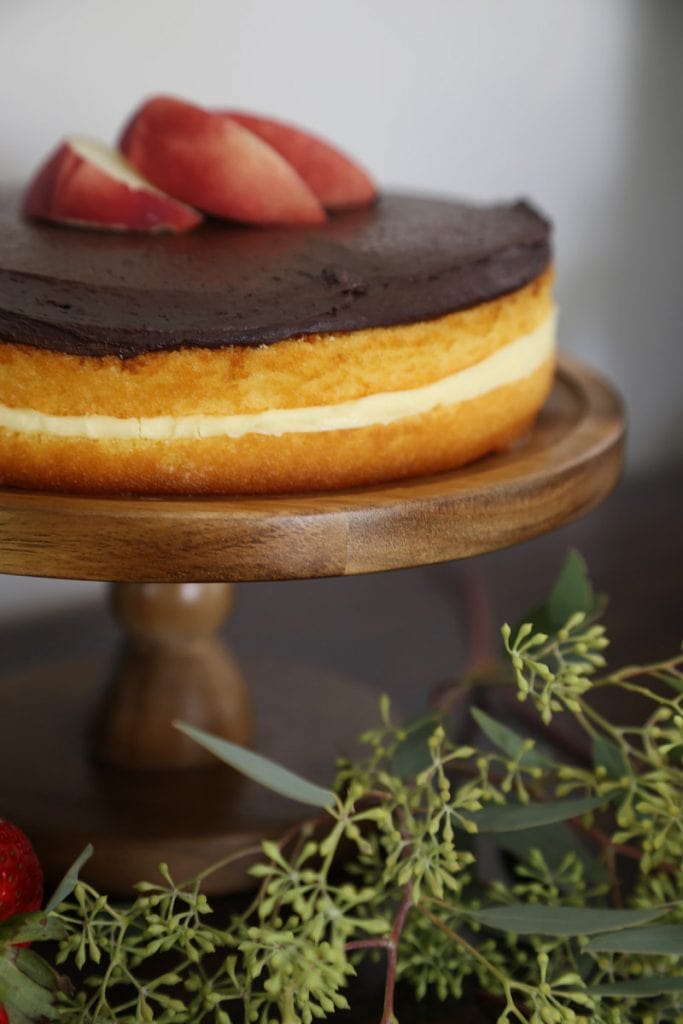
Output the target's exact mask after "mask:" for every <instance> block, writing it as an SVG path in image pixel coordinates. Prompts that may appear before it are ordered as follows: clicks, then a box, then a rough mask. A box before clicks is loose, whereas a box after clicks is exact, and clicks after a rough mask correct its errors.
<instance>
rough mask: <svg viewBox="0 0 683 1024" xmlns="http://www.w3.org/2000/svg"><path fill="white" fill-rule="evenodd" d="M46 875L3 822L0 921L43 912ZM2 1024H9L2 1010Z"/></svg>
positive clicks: (17, 831) (30, 850) (19, 836)
mask: <svg viewBox="0 0 683 1024" xmlns="http://www.w3.org/2000/svg"><path fill="white" fill-rule="evenodd" d="M42 899H43V872H42V869H41V867H40V862H39V860H38V858H37V857H36V853H35V850H34V849H33V847H32V846H31V844H30V842H29V841H28V839H27V838H26V836H25V835H24V833H23V832H22V831H21V829H19V828H17V826H16V825H12V824H11V823H10V822H9V821H3V820H2V818H0V921H4V920H5V918H7V917H12V916H13V915H14V914H22V913H28V912H30V911H32V910H40V904H41V902H42ZM0 1024H8V1017H7V1011H6V1010H5V1008H4V1007H3V1006H0Z"/></svg>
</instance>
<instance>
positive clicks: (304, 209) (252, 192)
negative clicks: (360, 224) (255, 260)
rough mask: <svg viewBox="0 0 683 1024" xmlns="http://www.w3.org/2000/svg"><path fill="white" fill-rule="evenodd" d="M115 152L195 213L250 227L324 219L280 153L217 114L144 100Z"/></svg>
mask: <svg viewBox="0 0 683 1024" xmlns="http://www.w3.org/2000/svg"><path fill="white" fill-rule="evenodd" d="M120 147H121V150H122V152H123V153H124V154H125V156H126V157H127V158H128V160H130V162H131V163H132V164H133V165H134V166H135V167H136V168H137V169H138V170H139V171H140V173H141V174H143V175H144V176H145V177H146V178H149V180H150V181H152V182H153V183H154V184H155V185H157V186H158V187H159V188H161V189H163V190H164V191H165V192H168V193H169V194H170V195H173V196H176V197H177V198H178V199H182V200H183V201H184V202H186V203H191V204H192V205H193V206H197V207H198V208H199V209H200V210H204V211H205V212H207V213H211V214H214V215H215V216H218V217H225V218H228V219H230V220H238V221H244V222H246V223H251V224H264V225H265V224H272V225H275V224H283V225H285V224H289V225H295V224H320V223H321V222H322V221H324V220H325V211H324V210H323V208H322V206H321V205H320V203H319V201H318V199H317V198H316V197H315V195H314V194H313V192H312V191H311V189H310V188H309V187H308V185H307V184H306V182H305V181H303V179H302V178H301V177H300V176H299V174H298V173H297V171H296V170H294V168H292V167H291V166H290V165H289V164H288V163H287V161H286V160H285V159H283V157H282V156H280V154H279V153H277V152H276V151H275V150H274V149H273V148H272V147H271V146H269V145H268V144H267V143H266V142H264V141H263V140H262V139H260V138H258V136H256V135H254V134H253V132H250V131H248V130H247V129H246V128H244V127H242V125H240V124H237V122H236V121H233V120H231V119H230V118H225V117H223V116H222V115H221V114H216V113H212V112H210V111H208V110H203V109H202V108H201V107H197V106H194V105H193V104H191V103H185V102H184V101H182V100H178V99H173V98H169V97H157V98H154V99H151V100H148V101H147V102H146V103H145V104H143V106H142V107H141V108H140V110H138V111H137V113H136V114H135V115H134V116H133V118H132V120H131V121H130V122H129V124H128V126H127V127H126V129H125V130H124V133H123V135H122V137H121V142H120Z"/></svg>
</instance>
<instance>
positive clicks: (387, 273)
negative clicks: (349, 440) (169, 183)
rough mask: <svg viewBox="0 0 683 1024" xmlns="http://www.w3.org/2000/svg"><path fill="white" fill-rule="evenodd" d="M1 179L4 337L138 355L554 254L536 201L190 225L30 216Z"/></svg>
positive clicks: (465, 287)
mask: <svg viewBox="0 0 683 1024" xmlns="http://www.w3.org/2000/svg"><path fill="white" fill-rule="evenodd" d="M19 203H20V194H19V192H18V191H11V190H4V191H0V340H1V341H5V342H7V341H9V342H17V343H21V344H25V345H30V346H34V347H37V348H45V349H51V350H55V351H62V352H69V353H74V354H78V355H88V356H108V355H115V356H118V357H120V358H121V359H128V358H131V357H133V356H136V355H140V354H142V353H144V352H155V351H159V350H168V349H177V348H185V347H204V348H205V347H217V346H224V345H263V344H270V343H271V342H275V341H280V340H282V339H283V338H289V337H295V336H300V335H307V334H314V333H318V332H322V331H324V332H339V331H350V330H355V329H358V328H363V327H378V326H381V325H385V324H400V323H412V322H415V321H417V320H426V319H430V318H433V317H437V316H441V315H443V314H445V313H448V312H451V311H454V310H458V309H465V308H467V307H470V306H474V305H477V304H478V303H480V302H485V301H487V300H490V299H494V298H497V297H498V296H500V295H505V294H507V293H509V292H511V291H515V290H516V289H517V288H521V287H523V286H524V285H525V284H528V283H529V282H530V281H532V280H533V279H534V278H535V277H537V276H538V275H539V274H540V273H541V272H542V271H543V270H544V269H545V267H546V266H547V265H548V263H549V261H550V227H549V224H548V222H547V221H546V220H545V219H544V218H543V217H542V216H541V215H540V214H539V213H538V212H536V211H535V210H534V209H533V208H532V207H531V206H529V205H528V204H527V203H524V202H517V203H514V204H511V205H506V206H489V207H483V206H471V205H466V204H463V203H457V202H450V201H445V200H439V199H431V198H423V197H416V196H407V195H384V196H383V197H382V198H381V199H380V201H379V202H378V203H377V205H376V206H373V207H371V208H368V209H365V210H360V211H356V212H352V213H343V214H336V215H334V216H333V217H332V218H331V219H330V220H329V222H328V223H326V224H324V225H322V226H316V227H306V228H270V229H264V228H249V227H241V226H237V225H232V224H226V223H218V222H212V223H208V224H206V225H204V226H203V227H201V228H199V229H198V230H195V231H193V232H191V233H189V234H185V235H133V234H113V233H109V232H105V231H90V230H80V229H77V228H67V227H61V226H58V225H50V224H40V223H38V222H35V221H30V220H26V219H25V218H23V217H22V215H21V214H20V212H19Z"/></svg>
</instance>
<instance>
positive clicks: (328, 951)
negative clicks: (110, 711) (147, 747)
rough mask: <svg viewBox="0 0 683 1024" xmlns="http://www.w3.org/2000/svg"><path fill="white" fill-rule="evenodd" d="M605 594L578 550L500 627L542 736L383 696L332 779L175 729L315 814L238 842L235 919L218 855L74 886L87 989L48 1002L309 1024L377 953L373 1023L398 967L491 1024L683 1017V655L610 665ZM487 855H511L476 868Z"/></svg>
mask: <svg viewBox="0 0 683 1024" xmlns="http://www.w3.org/2000/svg"><path fill="white" fill-rule="evenodd" d="M603 606H604V602H603V601H602V599H600V598H598V597H596V596H595V595H594V593H593V590H592V587H591V585H590V583H589V581H588V579H587V576H586V574H585V570H584V566H583V563H582V562H581V560H580V558H579V557H578V556H577V555H571V556H570V557H569V559H568V560H567V563H566V565H565V567H564V569H563V570H562V573H561V575H560V578H559V580H558V582H557V584H556V585H555V587H554V588H553V590H552V592H551V595H550V598H549V600H548V602H546V604H545V605H544V606H543V607H542V608H540V609H536V610H535V611H534V612H533V613H531V614H530V616H529V617H528V622H527V623H521V624H520V626H519V627H516V628H515V629H510V628H508V627H504V629H503V642H504V646H505V649H506V652H507V657H508V658H509V661H510V665H511V668H512V682H511V683H510V684H508V685H509V686H511V687H514V692H516V695H517V697H518V698H519V700H520V701H523V702H526V704H529V703H530V704H531V706H532V707H534V708H535V710H536V712H537V713H538V716H539V718H538V724H539V730H540V732H539V735H540V736H541V737H543V739H542V742H536V740H534V739H533V738H532V737H530V736H527V735H525V734H524V733H523V732H522V731H518V729H517V728H516V727H514V723H513V725H511V724H510V723H509V719H510V717H511V716H509V715H508V714H506V716H505V717H506V721H505V722H502V721H500V720H498V719H497V718H495V717H494V716H492V715H491V714H489V713H488V712H486V711H484V710H482V709H480V708H474V709H473V712H472V714H473V716H474V721H475V722H476V725H477V727H478V729H479V730H480V741H479V742H478V743H477V745H476V746H475V745H468V746H464V745H462V744H459V743H457V742H456V741H455V740H454V739H453V738H452V737H451V732H452V730H451V724H450V722H449V721H448V718H447V717H446V716H444V715H426V716H424V717H423V718H421V719H419V720H417V721H415V722H413V723H410V724H408V725H400V724H398V723H397V722H396V721H395V720H394V717H393V715H392V711H391V707H390V705H389V701H388V700H387V699H386V698H384V699H383V700H382V701H381V705H380V722H379V725H378V726H377V727H376V728H374V729H371V730H370V731H368V732H367V733H366V734H365V735H364V737H363V741H364V743H365V745H366V747H367V756H366V757H365V758H364V759H363V760H361V761H359V762H357V763H356V762H354V763H351V762H345V763H343V764H341V765H340V766H339V770H338V772H337V777H336V780H335V783H334V786H333V787H332V788H331V789H326V788H324V787H319V786H314V785H312V784H310V783H308V782H306V780H302V779H300V778H298V777H296V776H293V775H292V774H291V773H289V772H287V771H286V770H285V769H283V768H282V767H280V766H277V765H274V764H272V763H271V762H269V761H267V760H266V759H264V758H262V757H259V755H256V754H254V753H252V752H249V751H244V750H242V749H241V748H239V747H235V746H234V745H232V744H229V743H226V742H225V741H223V740H221V739H218V738H216V737H210V736H207V735H206V734H204V733H201V732H199V731H197V730H192V729H189V728H188V727H185V731H186V732H188V733H189V734H191V735H193V736H194V738H195V739H196V740H197V741H198V742H201V743H203V744H204V745H205V746H207V747H208V748H209V749H211V750H212V751H213V752H214V753H215V754H217V756H219V757H221V758H222V759H223V760H225V761H227V762H228V763H230V764H232V765H233V766H234V767H236V768H238V769H240V770H242V771H244V772H245V773H247V774H249V775H250V776H251V777H253V778H257V779H258V780H259V781H261V782H264V783H265V784H267V785H271V786H272V787H273V788H275V789H277V790H278V791H279V792H281V793H286V794H289V795H290V796H292V797H294V798H296V799H298V800H300V801H303V802H306V803H308V804H310V805H312V806H313V807H314V808H315V810H314V811H312V817H311V820H309V821H308V822H306V823H305V824H303V825H301V826H300V827H299V828H297V829H294V830H292V832H290V833H289V834H288V835H286V836H283V837H281V838H279V839H273V840H271V841H269V842H266V843H264V844H263V845H262V847H260V848H259V849H258V851H257V850H255V849H253V848H252V849H251V850H245V851H241V852H240V853H238V854H233V855H232V856H231V858H230V859H233V858H234V857H235V856H237V857H239V856H244V857H249V858H252V859H253V857H254V855H255V854H256V853H257V852H258V853H259V854H260V859H259V860H258V862H257V863H256V864H255V865H254V866H253V867H252V868H251V873H252V875H253V877H254V882H255V885H256V886H257V889H256V891H255V893H254V896H253V899H252V901H251V903H250V905H249V906H248V907H247V908H246V909H245V910H244V911H243V912H242V913H239V914H233V915H231V916H229V917H222V916H221V915H220V914H219V913H216V912H213V911H212V909H211V907H210V905H209V903H208V901H207V900H206V898H205V897H204V896H203V895H202V892H201V885H202V882H203V881H204V879H205V878H206V877H207V876H208V875H209V874H210V873H211V871H212V870H217V869H218V867H220V866H221V865H214V866H213V867H208V868H207V869H206V870H205V871H203V872H202V874H201V875H199V876H198V877H196V878H194V879H192V880H190V881H188V882H185V883H182V884H180V883H178V882H177V881H176V880H174V879H173V878H172V877H171V876H170V874H169V872H168V870H167V869H166V868H164V867H162V869H161V877H160V880H159V881H158V882H157V883H152V884H150V883H146V884H141V885H140V886H138V896H137V898H136V900H135V901H134V902H133V903H132V904H130V905H127V906H123V907H122V906H116V905H113V904H111V903H110V902H109V901H108V900H107V899H106V897H104V896H103V895H101V894H100V893H98V892H96V891H95V890H94V889H93V888H92V887H90V886H88V885H86V884H85V883H78V884H77V885H76V888H75V890H74V892H73V896H72V897H70V898H68V899H67V900H66V901H65V902H63V903H62V904H61V906H59V907H58V908H57V909H56V910H53V911H52V912H51V913H50V914H49V915H48V917H49V920H50V921H51V922H53V934H56V935H60V936H61V940H60V952H59V956H58V961H59V963H60V964H65V965H68V968H69V969H70V971H71V973H72V974H74V968H75V979H76V980H77V982H78V991H77V992H76V993H75V994H71V993H70V992H68V991H62V990H61V989H60V987H59V986H58V987H57V988H56V989H55V990H54V991H53V995H52V1004H51V1005H52V1006H53V1008H54V1014H53V1015H56V1018H57V1019H58V1020H59V1021H61V1022H63V1024H86V1022H87V1024H114V1022H120V1024H124V1022H125V1024H133V1022H136V1024H137V1022H140V1021H143V1022H144V1021H157V1022H159V1024H170V1022H173V1024H203V1022H210V1024H238V1022H242V1021H243V1020H244V1021H248V1022H252V1021H253V1022H255V1024H312V1022H314V1021H316V1020H319V1019H323V1018H326V1017H329V1016H330V1015H332V1014H340V1017H339V1019H343V1017H344V1015H345V1014H344V1011H345V1010H347V1011H349V1012H348V1019H349V1020H353V1011H352V1010H351V1009H350V1008H349V1006H348V1001H347V990H348V984H349V981H350V979H351V977H352V976H353V974H354V973H355V970H356V967H357V965H358V963H359V962H360V961H361V960H362V959H363V958H365V957H368V956H374V957H380V958H381V960H382V962H383V964H384V965H385V992H384V1004H383V1007H382V1008H381V1009H380V1010H378V1015H377V1024H392V1022H396V1021H397V1017H396V1007H395V988H396V984H397V982H398V981H400V982H401V983H402V984H403V985H404V986H405V985H409V986H412V988H413V990H414V992H415V995H416V998H418V999H419V998H422V997H424V996H426V995H428V994H432V995H435V996H437V997H439V998H441V999H444V998H447V997H452V998H455V999H459V998H461V996H463V994H465V993H469V995H470V996H471V995H472V994H474V995H475V996H476V993H477V992H485V993H487V998H488V1003H487V1005H489V1006H491V1005H493V1006H497V1009H496V1010H495V1011H494V1017H495V1018H496V1019H497V1021H498V1024H527V1022H531V1024H588V1022H589V1021H590V1022H592V1024H679V1022H680V1021H681V1020H683V961H682V960H681V954H683V870H682V868H681V861H682V857H681V854H682V853H683V827H682V826H681V822H680V815H679V809H680V807H681V806H683V655H681V654H678V655H676V656H674V657H673V658H671V659H670V660H667V661H664V662H661V663H658V664H653V665H646V666H643V667H630V668H626V669H622V670H618V671H609V670H608V669H607V668H606V665H605V649H606V646H607V641H606V637H605V633H604V630H603V627H602V626H601V625H600V624H599V623H598V622H597V619H598V617H599V615H600V613H601V610H602V607H603ZM490 676H491V674H490V673H488V674H487V678H490ZM606 687H612V688H614V689H615V692H616V693H617V694H619V693H620V692H624V691H628V692H629V693H633V692H635V693H637V694H638V695H639V696H640V697H641V698H642V699H643V702H644V704H645V706H646V708H647V710H646V711H645V713H644V721H643V723H642V724H640V725H636V726H621V725H616V724H614V723H612V722H610V721H609V720H607V719H606V718H605V717H604V716H603V715H602V714H600V713H599V712H598V711H597V710H596V708H595V707H594V705H593V703H592V700H591V698H592V695H593V693H594V692H595V691H596V690H599V689H603V688H606ZM441 706H442V707H445V706H448V701H447V700H445V701H442V702H441ZM556 716H563V718H564V719H569V718H571V719H572V720H573V721H574V723H575V725H576V727H577V728H578V730H580V732H581V733H582V734H583V735H584V737H585V739H586V747H587V749H588V750H589V752H590V756H589V758H588V760H587V761H585V762H582V761H581V760H580V758H578V757H577V758H572V759H568V760H567V759H562V758H561V757H559V755H558V754H557V753H556V750H557V747H556V746H554V745H553V735H552V729H553V728H554V725H555V722H554V720H555V718H556ZM485 844H486V846H488V854H487V856H486V857H481V856H479V854H480V853H481V852H482V851H483V849H484V845H485ZM492 861H493V862H497V863H498V865H499V868H500V870H499V871H498V872H497V873H494V874H493V875H492V874H491V872H490V870H488V869H487V873H486V874H485V873H484V865H490V864H491V863H492ZM222 863H223V864H225V862H222ZM54 929H57V930H54ZM1 983H2V975H1V974H0V984H1ZM62 988H63V986H62ZM0 994H1V993H0ZM41 1005H42V1006H43V1008H44V1005H45V999H43V1002H42V1004H41ZM51 1012H52V1011H51ZM26 1019H30V1015H25V1016H24V1018H23V1019H22V1018H21V1017H15V1018H14V1020H16V1021H17V1022H19V1024H24V1022H25V1020H26Z"/></svg>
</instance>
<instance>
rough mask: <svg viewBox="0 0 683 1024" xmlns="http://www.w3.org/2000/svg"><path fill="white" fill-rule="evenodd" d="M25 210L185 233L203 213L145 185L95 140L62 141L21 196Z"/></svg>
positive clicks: (121, 227) (83, 222) (101, 224)
mask: <svg viewBox="0 0 683 1024" xmlns="http://www.w3.org/2000/svg"><path fill="white" fill-rule="evenodd" d="M23 209H24V212H25V213H27V214H29V215H30V216H33V217H41V218H43V219H45V220H52V221H58V222H59V223H61V224H72V225H75V226H78V227H93V228H107V229H109V230H113V231H150V232H159V231H172V232H180V231H188V230H189V229H190V228H193V227H195V225H197V224H199V223H201V221H202V220H203V217H202V215H201V214H200V213H199V212H198V211H197V210H193V209H192V207H190V206H187V205H186V204H185V203H181V202H178V200H177V199H174V198H173V197H172V196H168V195H164V193H163V192H160V191H159V189H157V188H155V187H154V185H151V184H150V183H149V182H148V181H145V179H144V178H142V177H141V176H140V175H139V174H138V173H137V171H135V169H134V168H133V167H131V165H130V164H129V163H128V162H127V161H126V160H124V159H123V157H122V156H121V155H120V153H117V152H116V151H115V150H112V149H109V148H108V147H107V146H105V145H103V144H102V143H100V142H96V141H95V140H93V139H85V138H82V137H80V136H74V137H71V138H69V139H66V140H65V141H64V142H63V143H62V144H61V145H60V146H59V147H58V148H57V149H56V150H55V151H54V153H52V154H51V156H49V157H48V158H47V160H46V161H45V163H44V164H42V166H41V167H40V168H39V169H38V171H37V172H36V174H35V176H34V178H33V179H32V181H31V182H30V183H29V185H28V188H27V189H26V192H25V193H24V201H23Z"/></svg>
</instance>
